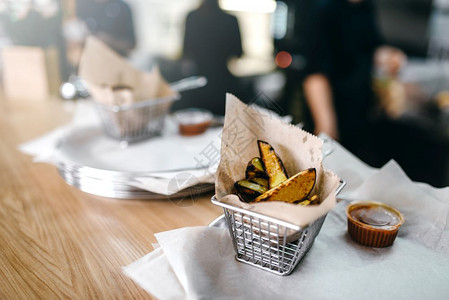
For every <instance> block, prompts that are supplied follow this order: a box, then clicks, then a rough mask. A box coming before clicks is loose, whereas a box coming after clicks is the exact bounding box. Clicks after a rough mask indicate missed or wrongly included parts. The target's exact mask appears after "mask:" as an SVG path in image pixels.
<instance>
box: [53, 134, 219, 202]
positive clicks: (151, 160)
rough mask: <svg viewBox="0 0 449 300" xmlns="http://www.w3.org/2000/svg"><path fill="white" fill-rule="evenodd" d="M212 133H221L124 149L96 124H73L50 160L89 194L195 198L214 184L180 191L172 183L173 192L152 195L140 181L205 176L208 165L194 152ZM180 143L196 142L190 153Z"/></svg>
mask: <svg viewBox="0 0 449 300" xmlns="http://www.w3.org/2000/svg"><path fill="white" fill-rule="evenodd" d="M215 136H217V137H218V136H219V134H218V131H217V132H216V133H215V132H214V130H212V135H210V136H209V138H208V137H207V136H202V137H197V138H193V139H196V140H192V138H190V139H189V140H185V138H184V137H181V136H179V135H177V134H172V135H170V134H168V135H165V136H160V137H156V138H154V139H151V140H150V141H148V142H143V143H139V144H137V145H127V146H125V147H124V146H123V145H122V144H120V143H119V142H118V141H117V140H114V139H111V138H109V137H107V136H106V135H105V134H104V132H103V130H102V128H101V127H99V126H85V127H76V128H74V129H71V130H69V131H68V132H66V134H65V135H64V137H63V138H62V139H61V140H60V141H59V143H58V145H57V148H56V149H57V151H56V152H55V153H54V155H53V158H52V160H53V161H54V162H55V163H56V165H57V167H58V171H59V173H60V175H61V176H62V178H63V179H64V180H65V181H66V182H67V183H68V184H70V185H72V186H74V187H76V188H78V189H80V190H81V191H84V192H87V193H90V194H94V195H98V196H103V197H112V198H121V199H176V198H181V197H188V196H192V197H193V196H197V195H200V194H203V193H206V192H211V191H213V190H214V184H213V183H208V182H201V181H198V184H195V185H193V186H189V185H187V187H186V188H184V189H182V188H181V189H179V187H178V186H177V185H176V184H175V186H174V185H171V187H172V188H174V189H175V191H174V192H173V191H172V192H169V191H167V193H156V192H152V191H151V188H150V189H144V188H141V186H142V183H141V182H140V183H139V181H138V179H139V178H148V177H150V178H152V179H154V180H160V181H161V184H163V185H167V184H168V187H169V188H170V183H171V182H170V180H171V177H173V178H175V177H176V176H175V175H170V174H177V173H182V174H189V172H190V173H191V174H195V172H196V174H198V172H204V173H205V174H206V172H207V171H208V169H207V167H205V166H201V165H200V166H198V163H197V159H196V157H195V155H197V154H195V153H199V152H201V150H202V148H201V147H204V145H207V143H210V141H211V138H214V137H215ZM183 139H184V141H183ZM212 141H213V140H212ZM182 143H184V144H185V143H188V144H191V145H192V144H193V145H196V146H195V147H193V149H190V151H189V150H186V149H185V148H184V147H182ZM211 175H213V174H211ZM193 176H194V175H193ZM156 182H157V181H156Z"/></svg>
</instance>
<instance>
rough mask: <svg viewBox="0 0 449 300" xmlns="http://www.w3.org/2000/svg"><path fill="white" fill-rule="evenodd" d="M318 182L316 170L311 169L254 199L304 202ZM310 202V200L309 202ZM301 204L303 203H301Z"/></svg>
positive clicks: (257, 200) (259, 200)
mask: <svg viewBox="0 0 449 300" xmlns="http://www.w3.org/2000/svg"><path fill="white" fill-rule="evenodd" d="M315 182H316V170H315V168H310V169H307V170H304V171H302V172H299V173H298V174H296V175H294V176H292V177H290V178H289V179H287V180H285V181H284V182H282V183H281V184H279V185H277V186H276V187H274V188H272V189H270V190H268V191H267V192H265V193H263V194H262V195H260V196H257V198H256V199H254V202H261V201H284V202H289V203H295V202H301V201H304V200H305V199H306V198H307V197H308V196H309V195H310V193H311V192H312V190H313V188H314V187H315ZM309 201H310V200H309ZM299 204H301V203H299Z"/></svg>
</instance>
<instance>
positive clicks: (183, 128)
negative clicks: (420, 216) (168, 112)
mask: <svg viewBox="0 0 449 300" xmlns="http://www.w3.org/2000/svg"><path fill="white" fill-rule="evenodd" d="M174 115H175V117H176V120H177V122H178V124H179V133H180V134H181V135H187V136H191V135H198V134H201V133H203V132H205V131H206V130H207V129H208V128H209V127H210V125H211V124H212V119H213V114H212V113H211V112H209V111H207V110H203V109H196V108H190V109H184V110H180V111H177V112H175V114H174Z"/></svg>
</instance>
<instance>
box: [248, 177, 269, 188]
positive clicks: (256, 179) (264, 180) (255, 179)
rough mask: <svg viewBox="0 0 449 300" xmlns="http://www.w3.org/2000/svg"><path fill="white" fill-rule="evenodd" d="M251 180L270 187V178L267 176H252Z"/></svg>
mask: <svg viewBox="0 0 449 300" xmlns="http://www.w3.org/2000/svg"><path fill="white" fill-rule="evenodd" d="M249 181H251V182H255V183H257V184H260V185H261V186H264V187H266V188H267V189H268V180H267V179H266V178H252V179H249Z"/></svg>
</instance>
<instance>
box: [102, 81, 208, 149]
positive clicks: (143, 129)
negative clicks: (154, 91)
mask: <svg viewBox="0 0 449 300" xmlns="http://www.w3.org/2000/svg"><path fill="white" fill-rule="evenodd" d="M206 83H207V79H206V78H205V77H202V76H193V77H189V78H185V79H182V80H180V81H177V82H175V83H171V84H170V88H171V89H172V90H173V91H175V92H176V93H175V95H173V96H171V97H165V98H159V99H149V100H144V101H139V102H136V103H133V104H130V105H122V106H120V105H109V104H103V103H100V102H97V101H94V103H95V107H96V110H97V113H98V115H99V117H100V120H101V123H102V125H103V129H104V131H105V133H106V134H107V135H108V136H110V137H112V138H114V139H116V140H119V141H120V142H125V143H133V142H138V141H141V140H144V139H147V138H150V137H153V136H156V135H159V134H160V133H161V131H162V129H163V128H164V121H165V117H166V116H167V114H168V112H169V111H170V108H171V106H172V104H173V102H174V101H177V100H179V99H180V98H181V97H180V94H179V92H182V91H186V90H190V89H193V88H198V87H202V86H204V85H206Z"/></svg>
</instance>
